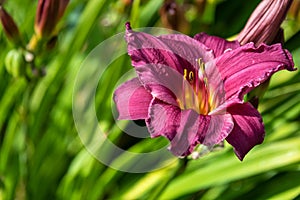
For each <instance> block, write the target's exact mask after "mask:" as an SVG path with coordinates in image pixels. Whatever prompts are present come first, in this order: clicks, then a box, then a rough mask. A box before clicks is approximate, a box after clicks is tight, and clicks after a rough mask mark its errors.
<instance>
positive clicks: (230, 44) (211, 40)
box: [194, 33, 240, 57]
mask: <svg viewBox="0 0 300 200" xmlns="http://www.w3.org/2000/svg"><path fill="white" fill-rule="evenodd" d="M194 39H195V40H197V41H199V42H200V43H202V44H204V45H205V46H207V47H208V48H210V49H211V50H213V52H214V55H215V57H218V56H220V55H222V54H223V53H224V51H227V50H229V49H231V50H233V49H236V48H238V47H240V44H239V42H238V41H227V40H225V39H223V38H220V37H217V36H210V35H207V34H206V33H198V34H196V35H195V36H194Z"/></svg>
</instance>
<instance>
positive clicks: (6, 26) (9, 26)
mask: <svg viewBox="0 0 300 200" xmlns="http://www.w3.org/2000/svg"><path fill="white" fill-rule="evenodd" d="M0 21H1V24H2V27H3V30H4V32H5V35H6V36H7V38H8V39H9V40H10V41H12V42H13V43H14V44H16V45H19V44H20V43H21V41H22V40H21V35H20V32H19V29H18V26H17V24H16V23H15V21H14V20H13V18H12V17H11V16H10V15H9V14H8V13H7V12H6V10H5V9H4V8H3V7H2V6H0Z"/></svg>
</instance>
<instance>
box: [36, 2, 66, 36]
mask: <svg viewBox="0 0 300 200" xmlns="http://www.w3.org/2000/svg"><path fill="white" fill-rule="evenodd" d="M68 3H69V0H39V1H38V7H37V12H36V18H35V26H34V28H35V32H36V34H37V35H38V36H39V37H42V38H49V37H51V36H52V35H53V33H54V31H55V27H56V25H57V23H58V22H59V20H60V19H61V17H62V16H63V14H64V12H65V9H66V7H67V5H68Z"/></svg>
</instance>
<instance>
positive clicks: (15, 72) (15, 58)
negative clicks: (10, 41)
mask: <svg viewBox="0 0 300 200" xmlns="http://www.w3.org/2000/svg"><path fill="white" fill-rule="evenodd" d="M5 67H6V70H7V72H8V73H9V74H11V75H12V76H13V77H21V76H23V75H25V73H26V61H25V59H24V56H23V53H22V51H21V50H17V49H13V50H10V51H9V52H8V53H7V55H6V57H5Z"/></svg>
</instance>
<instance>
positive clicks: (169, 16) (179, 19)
mask: <svg viewBox="0 0 300 200" xmlns="http://www.w3.org/2000/svg"><path fill="white" fill-rule="evenodd" d="M160 16H161V22H162V24H163V25H164V26H165V27H166V28H169V29H173V30H176V31H180V32H183V33H187V32H188V31H189V24H188V22H187V20H186V18H185V16H184V11H183V8H182V7H181V6H179V5H178V4H177V3H176V2H175V1H174V0H166V1H165V2H164V4H163V6H162V7H161V9H160Z"/></svg>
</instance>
